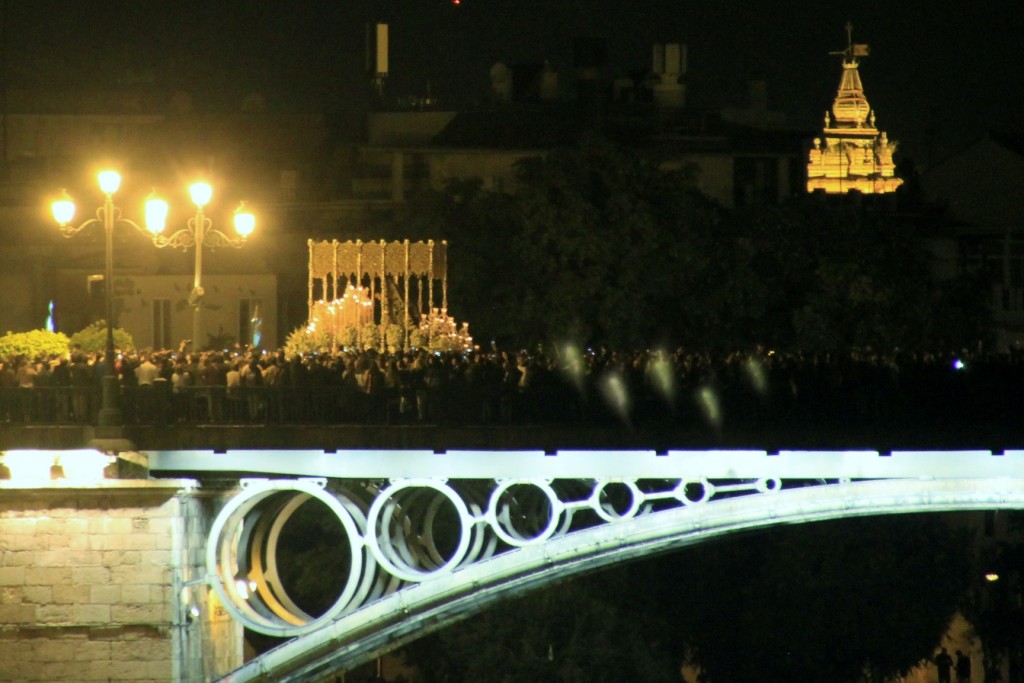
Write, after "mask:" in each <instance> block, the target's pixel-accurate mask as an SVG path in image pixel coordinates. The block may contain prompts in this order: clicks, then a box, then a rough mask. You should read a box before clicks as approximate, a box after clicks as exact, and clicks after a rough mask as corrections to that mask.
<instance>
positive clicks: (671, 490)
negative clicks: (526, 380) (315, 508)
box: [156, 451, 1024, 682]
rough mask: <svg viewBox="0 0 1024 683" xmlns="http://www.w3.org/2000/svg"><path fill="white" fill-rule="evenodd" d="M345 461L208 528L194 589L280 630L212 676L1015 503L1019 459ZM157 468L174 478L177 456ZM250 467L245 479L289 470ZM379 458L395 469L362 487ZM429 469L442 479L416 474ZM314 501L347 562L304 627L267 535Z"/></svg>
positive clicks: (232, 508)
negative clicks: (847, 522)
mask: <svg viewBox="0 0 1024 683" xmlns="http://www.w3.org/2000/svg"><path fill="white" fill-rule="evenodd" d="M345 456H346V457H340V458H333V459H329V462H330V463H331V465H330V466H327V467H326V469H327V470H332V469H335V468H338V469H341V470H345V471H346V472H347V476H346V477H344V478H341V477H338V478H331V479H330V480H328V479H327V478H320V479H309V478H292V479H280V478H267V479H258V480H257V479H252V480H246V481H245V482H244V484H243V487H242V489H241V490H240V491H239V492H238V494H237V495H236V496H235V497H234V498H233V499H232V500H230V501H229V502H228V504H227V505H226V506H225V507H224V508H223V510H222V511H221V512H220V514H219V515H218V517H217V518H216V520H215V521H214V524H213V526H212V528H211V533H210V537H209V541H208V545H207V576H206V577H205V578H206V580H207V581H208V582H209V583H210V584H211V585H212V587H213V589H214V590H215V591H216V592H217V593H218V597H219V598H220V600H221V602H222V603H223V604H224V605H225V607H226V608H227V609H228V611H229V612H230V613H231V614H232V616H233V617H234V618H235V619H237V620H239V621H240V622H241V623H243V624H244V625H245V626H246V627H247V628H250V629H253V630H255V631H258V632H261V633H265V634H268V635H274V636H279V637H291V636H294V637H293V638H292V640H290V641H288V642H287V643H285V644H284V645H281V646H280V647H278V648H276V649H274V650H271V651H270V652H268V653H265V654H264V655H262V656H261V657H259V658H257V659H255V660H253V661H251V662H249V663H247V664H246V665H245V666H243V667H242V668H240V669H238V670H236V671H234V672H233V673H232V674H230V675H229V676H228V677H226V678H225V679H224V680H228V681H233V682H234V681H316V680H321V679H323V678H325V677H327V676H329V675H330V674H331V673H332V672H335V671H339V670H343V669H351V668H352V667H354V666H357V665H359V664H361V663H363V662H365V661H368V660H370V659H372V658H374V657H376V656H377V655H379V654H381V653H383V652H385V651H388V650H392V649H394V648H395V647H397V646H398V645H400V644H403V643H405V642H408V641H410V640H413V639H415V638H418V637H421V636H422V635H424V634H426V633H428V632H430V631H433V630H437V629H440V628H443V627H444V626H446V625H448V624H450V623H452V622H454V621H457V620H459V619H462V618H465V617H466V616H469V615H470V614H472V613H474V612H478V611H481V610H483V609H485V608H487V607H488V606H490V605H491V604H493V603H494V602H495V601H497V600H499V599H503V598H507V597H512V596H515V595H520V594H522V593H525V592H527V591H529V590H532V589H534V588H538V587H540V586H542V585H544V584H547V583H550V582H552V581H555V580H561V579H563V578H565V577H567V576H571V575H574V574H579V573H583V572H588V571H593V570H596V569H600V568H601V567H604V566H606V565H608V564H610V563H612V562H618V561H622V560H629V559H634V558H639V557H645V556H651V555H654V554H657V553H662V552H667V551H670V550H673V549H677V548H681V547H685V546H688V545H693V544H696V543H700V542H703V541H705V540H708V539H710V538H715V537H719V536H722V535H725V534H729V533H734V532H738V531H744V530H750V529H757V528H764V527H769V526H772V525H776V524H794V523H804V522H812V521H821V520H828V519H836V518H841V517H854V516H866V515H878V514H892V513H908V512H941V511H952V510H994V509H1021V508H1024V451H1020V452H1007V453H1004V454H998V455H997V454H992V453H991V452H989V451H970V452H967V451H965V452H941V453H936V452H926V453H893V454H888V455H880V454H878V453H876V452H842V453H837V452H829V453H822V452H814V453H812V452H784V453H779V454H772V455H769V454H767V453H765V452H763V451H742V452H740V451H718V452H715V451H707V452H676V451H673V452H669V453H666V454H662V455H658V454H656V453H653V452H638V453H628V454H625V453H617V452H616V453H609V452H590V453H583V452H575V453H560V454H557V455H551V454H548V455H545V454H543V453H448V454H435V453H422V452H415V453H412V452H403V453H399V454H396V455H394V459H391V458H390V457H389V458H382V455H381V454H380V453H349V454H345ZM161 457H163V462H164V466H167V464H168V463H171V462H172V461H174V460H175V459H176V458H177V460H178V464H177V466H178V467H182V468H185V469H187V468H188V467H187V462H186V461H188V460H189V458H188V456H187V455H185V456H183V455H182V454H177V455H176V456H174V455H168V454H164V455H163V456H159V455H158V456H157V457H156V459H157V460H158V461H159V460H161ZM218 457H223V456H218ZM243 457H244V456H243ZM262 457H263V459H264V462H263V463H262V464H260V463H250V464H249V467H250V469H252V468H253V467H254V465H255V466H256V469H260V468H262V469H265V470H268V471H267V472H266V473H267V474H276V475H283V474H285V472H275V471H273V470H275V469H276V468H275V466H273V464H272V458H269V456H267V455H266V454H264V456H262ZM290 457H291V460H290V464H289V465H288V467H287V469H291V470H292V474H293V475H299V476H300V477H302V476H304V475H307V474H309V472H308V471H305V470H306V469H307V467H308V468H312V467H314V466H316V467H318V468H319V469H320V470H323V469H324V467H325V459H324V457H325V454H323V453H316V454H314V453H310V454H306V455H305V456H303V455H299V456H298V457H296V456H295V454H292V455H291V456H290ZM382 463H388V464H387V468H388V469H390V470H391V471H394V472H402V474H401V475H400V476H393V477H388V478H386V479H384V478H380V477H379V476H375V475H377V474H379V470H380V469H381V468H383V467H385V465H383V464H382ZM442 463H444V464H445V465H446V467H444V468H441V469H443V470H444V471H448V472H452V473H453V474H454V475H456V476H453V477H452V478H450V479H440V478H437V477H429V476H424V475H425V474H426V473H427V471H428V470H430V469H433V471H435V472H437V471H439V469H438V466H439V465H440V464H442ZM224 464H225V463H223V462H221V463H220V466H221V467H224ZM172 469H173V467H172ZM515 472H518V473H519V474H525V473H530V476H511V475H512V474H514V473H515ZM585 472H586V473H589V475H587V474H584V473H585ZM327 473H328V474H330V472H327ZM310 499H317V500H319V501H320V502H321V503H322V504H323V505H325V506H326V507H327V508H329V509H330V510H331V511H332V512H333V513H334V514H335V515H337V517H338V519H339V522H340V524H341V527H342V528H343V530H344V534H345V536H346V539H347V546H348V547H347V552H348V553H349V557H350V562H349V570H348V576H347V579H346V581H345V584H344V588H343V590H342V591H341V594H340V595H339V597H338V600H337V601H336V602H335V603H334V605H333V606H332V607H330V608H329V609H328V610H327V611H326V612H325V613H324V614H322V615H321V616H319V617H315V618H314V617H311V616H309V615H307V614H305V613H304V612H303V611H302V610H301V608H299V607H298V606H297V605H295V604H294V603H293V602H292V601H291V599H290V598H289V597H288V595H287V591H285V590H284V588H283V586H282V585H281V582H280V580H279V578H278V576H277V574H276V567H275V566H274V559H273V554H274V551H275V544H276V542H277V539H278V537H279V535H280V531H281V528H282V527H283V525H284V524H285V523H286V522H287V520H288V518H289V516H290V515H291V514H292V513H293V512H294V511H295V510H296V509H297V508H298V507H299V506H301V504H302V503H303V502H305V501H307V500H310ZM445 515H447V519H448V520H449V524H448V526H447V529H448V532H449V538H448V539H447V541H448V542H447V543H441V540H442V539H441V538H440V534H437V535H435V534H436V532H437V529H436V528H435V527H436V526H437V523H438V520H439V519H440V518H441V517H444V516H445ZM452 520H455V521H456V522H457V524H456V525H455V526H456V527H458V528H457V531H456V533H455V534H454V535H452V534H451V527H452V525H451V523H450V522H451V521H452Z"/></svg>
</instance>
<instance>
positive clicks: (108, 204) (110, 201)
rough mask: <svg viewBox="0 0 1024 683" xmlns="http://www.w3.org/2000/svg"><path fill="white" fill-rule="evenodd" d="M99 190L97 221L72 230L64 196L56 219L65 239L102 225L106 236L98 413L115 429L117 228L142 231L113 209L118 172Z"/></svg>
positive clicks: (104, 178) (108, 173)
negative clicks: (104, 336)
mask: <svg viewBox="0 0 1024 683" xmlns="http://www.w3.org/2000/svg"><path fill="white" fill-rule="evenodd" d="M97 180H98V181H99V186H100V190H101V191H102V192H103V206H101V207H99V208H98V209H96V217H95V218H90V219H89V220H87V221H85V222H84V223H82V224H81V225H78V226H73V225H71V224H70V223H71V221H72V220H73V219H74V217H75V203H74V202H73V201H72V200H71V197H69V196H68V194H67V192H62V193H61V197H60V198H59V199H58V200H57V201H55V202H53V205H52V209H53V217H54V219H56V221H57V223H58V224H59V225H60V231H61V233H62V234H63V235H64V236H65V237H71V236H73V235H76V234H78V233H79V232H81V231H82V230H83V229H85V228H87V227H88V226H90V225H93V224H94V223H95V224H100V225H102V226H103V231H104V233H105V235H106V254H105V264H106V268H105V271H104V275H103V284H104V290H105V291H104V299H105V305H106V317H107V320H106V323H107V340H106V348H105V349H104V352H103V358H104V362H105V368H104V373H103V385H102V392H103V393H102V405H101V408H100V413H99V425H100V426H101V427H113V426H117V425H120V424H121V394H120V385H119V382H118V379H117V372H116V370H115V365H114V362H115V361H114V353H115V352H114V303H113V302H114V299H113V295H114V293H113V288H114V226H115V225H120V224H126V225H130V226H132V227H133V228H135V229H137V230H142V228H141V227H140V226H139V225H138V224H137V223H135V222H134V221H131V220H129V219H127V218H124V217H122V216H121V210H120V209H118V208H117V207H116V206H114V193H116V192H117V191H118V189H119V188H120V187H121V175H120V174H119V173H118V172H117V171H112V170H104V171H101V172H100V173H99V175H98V176H97ZM159 201H160V200H158V199H154V198H150V200H149V201H147V210H146V213H147V216H148V215H149V213H150V210H151V209H150V206H151V205H152V204H153V203H154V202H159Z"/></svg>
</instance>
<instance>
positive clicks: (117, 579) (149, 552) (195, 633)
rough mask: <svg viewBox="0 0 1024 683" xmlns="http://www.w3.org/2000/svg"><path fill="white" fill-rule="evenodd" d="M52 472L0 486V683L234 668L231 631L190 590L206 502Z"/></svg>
mask: <svg viewBox="0 0 1024 683" xmlns="http://www.w3.org/2000/svg"><path fill="white" fill-rule="evenodd" d="M26 455H28V454H27V453H26ZM31 455H32V456H34V457H36V458H37V459H39V460H45V459H44V458H43V457H42V456H43V454H41V453H38V452H36V453H32V454H31ZM94 455H95V454H94ZM13 456H14V454H13V453H11V452H8V453H6V454H4V456H3V457H4V465H5V469H7V470H9V471H10V470H14V469H15V465H14V462H13V461H14V460H15V459H16V458H14V457H13ZM63 458H64V464H63V466H61V469H62V470H63V473H66V474H67V475H71V474H72V473H71V469H72V468H71V462H70V460H71V458H69V457H68V455H67V454H65V455H64V456H63ZM109 460H112V459H108V462H109ZM54 467H57V465H51V464H50V460H46V461H45V463H44V464H43V465H42V469H41V470H40V471H39V476H38V477H37V478H35V479H33V478H32V477H29V478H27V479H26V478H25V477H23V476H11V477H10V478H9V479H7V480H3V481H0V680H2V681H6V682H7V683H20V682H22V681H24V682H28V681H45V682H47V683H55V682H57V681H74V682H76V683H92V682H96V683H100V682H102V683H108V682H110V681H119V682H122V681H123V682H125V683H128V682H131V683H167V682H168V681H205V680H211V679H213V678H216V677H218V676H219V675H223V674H224V673H225V672H228V671H231V670H232V669H234V668H237V667H238V666H240V665H241V664H242V663H243V653H242V632H241V628H242V627H241V626H240V625H238V624H237V622H235V621H233V620H231V619H230V618H229V616H228V614H227V613H226V612H225V610H224V609H222V608H220V607H219V606H218V605H217V604H216V599H215V596H214V597H213V598H211V597H210V596H209V595H208V594H207V591H206V587H205V586H201V585H198V582H196V583H193V581H195V577H199V576H202V574H203V571H204V570H203V568H202V562H203V557H202V554H203V543H204V539H205V534H206V531H207V528H208V526H209V520H210V518H211V515H212V513H213V512H215V510H216V508H217V507H218V506H219V505H220V501H219V498H220V496H219V494H218V493H217V491H216V490H212V491H211V490H210V489H208V488H204V489H202V490H199V489H197V488H196V487H195V485H194V482H192V481H191V480H187V479H165V480H156V479H147V478H139V479H110V478H100V479H91V480H88V481H87V480H86V478H74V477H70V476H69V477H68V478H60V479H52V478H51V476H55V474H56V473H54V472H51V468H54ZM117 467H118V463H111V464H110V465H108V471H109V468H117ZM8 474H10V473H9V472H8ZM193 606H194V607H196V609H193Z"/></svg>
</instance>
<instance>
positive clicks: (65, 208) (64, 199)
mask: <svg viewBox="0 0 1024 683" xmlns="http://www.w3.org/2000/svg"><path fill="white" fill-rule="evenodd" d="M50 210H51V211H52V212H53V219H54V220H55V221H57V223H58V224H59V225H67V224H68V223H70V222H71V220H72V219H73V218H74V217H75V203H74V202H73V201H71V197H69V196H68V193H67V192H62V193H61V197H60V199H58V200H57V201H55V202H54V203H53V204H51V205H50Z"/></svg>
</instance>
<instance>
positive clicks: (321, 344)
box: [284, 327, 331, 358]
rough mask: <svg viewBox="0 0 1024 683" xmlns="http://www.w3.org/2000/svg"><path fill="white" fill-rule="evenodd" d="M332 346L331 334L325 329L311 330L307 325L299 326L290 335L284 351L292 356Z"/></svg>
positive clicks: (289, 356)
mask: <svg viewBox="0 0 1024 683" xmlns="http://www.w3.org/2000/svg"><path fill="white" fill-rule="evenodd" d="M329 348H331V336H330V335H329V334H328V333H327V332H324V331H313V332H310V331H309V329H308V328H306V327H299V328H297V329H295V330H293V331H292V332H291V334H289V335H288V338H287V339H286V340H285V342H284V352H285V354H286V355H287V356H288V358H291V357H292V356H296V355H299V356H304V355H306V354H309V353H319V352H321V351H326V350H327V349H329Z"/></svg>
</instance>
